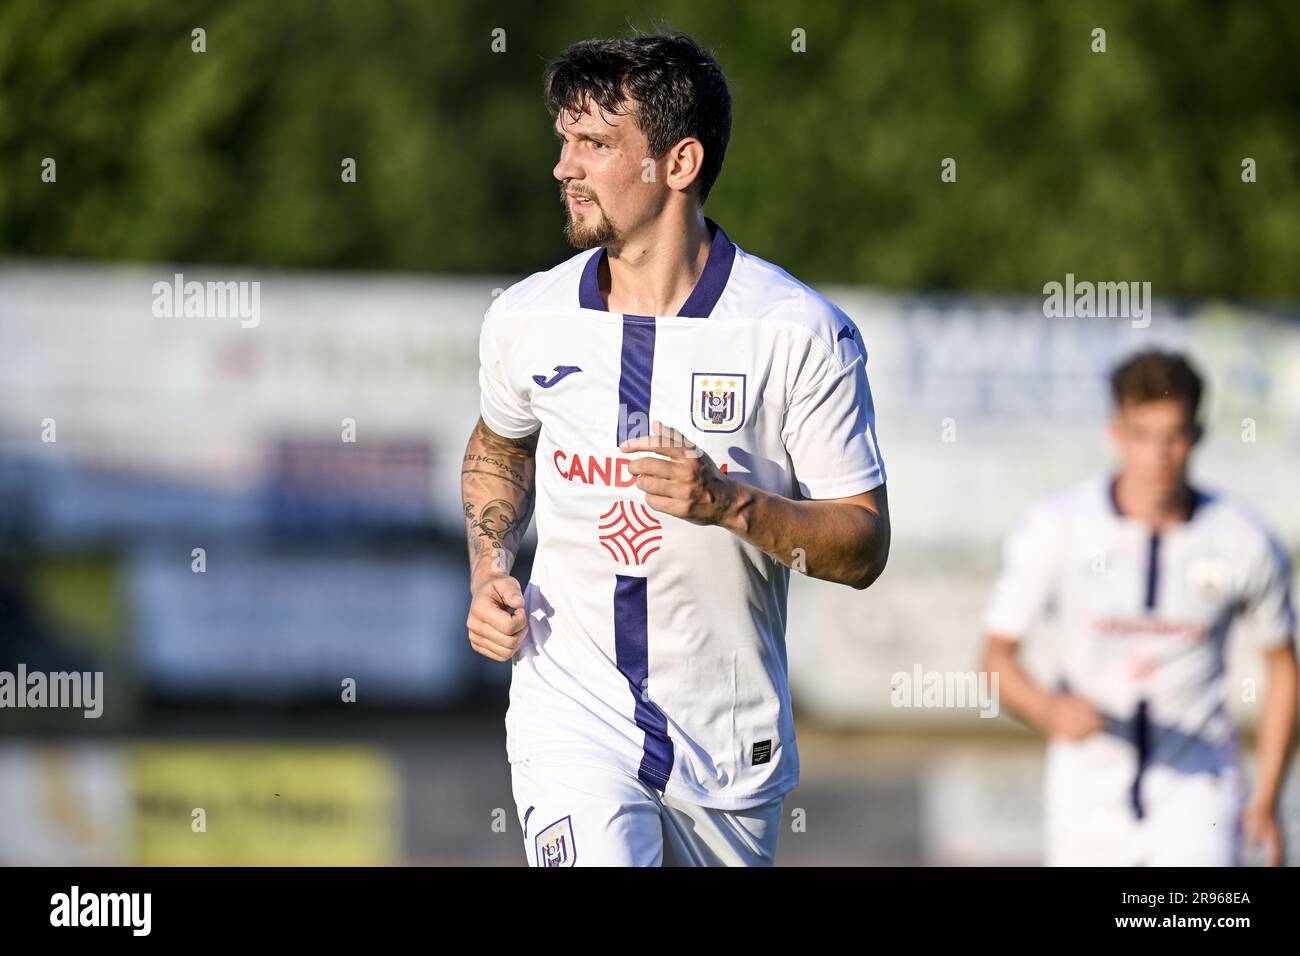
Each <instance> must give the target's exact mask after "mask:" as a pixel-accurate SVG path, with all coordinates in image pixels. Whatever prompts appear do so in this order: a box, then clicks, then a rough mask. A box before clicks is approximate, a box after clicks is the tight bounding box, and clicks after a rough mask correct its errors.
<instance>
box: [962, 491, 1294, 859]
mask: <svg viewBox="0 0 1300 956" xmlns="http://www.w3.org/2000/svg"><path fill="white" fill-rule="evenodd" d="M1113 488H1114V480H1113V479H1112V478H1111V477H1109V476H1105V477H1099V478H1095V479H1092V480H1089V481H1086V482H1083V483H1081V484H1078V485H1075V486H1074V487H1072V488H1070V489H1068V490H1066V491H1064V492H1062V493H1060V494H1057V495H1054V496H1052V497H1050V498H1048V499H1046V500H1044V501H1042V502H1040V503H1039V504H1037V505H1035V506H1034V507H1033V508H1031V509H1030V511H1029V512H1028V513H1027V514H1026V515H1025V517H1024V518H1023V519H1022V520H1021V521H1020V523H1019V524H1018V526H1017V527H1016V528H1015V529H1014V530H1013V531H1012V533H1011V534H1010V535H1009V537H1008V539H1007V541H1006V545H1005V549H1004V565H1003V570H1002V574H1001V577H1000V579H999V581H998V583H997V585H996V587H995V589H994V593H993V597H992V600H991V602H990V605H989V607H988V610H987V613H986V615H985V620H984V625H985V629H986V632H987V633H991V634H997V635H1000V636H1003V637H1007V638H1012V639H1020V638H1022V637H1023V636H1025V635H1026V634H1027V633H1028V632H1029V631H1030V630H1031V629H1032V628H1033V626H1034V625H1035V624H1036V623H1037V622H1038V621H1039V620H1040V618H1041V617H1042V616H1043V615H1044V614H1046V613H1047V612H1049V611H1054V612H1055V615H1056V617H1057V618H1059V621H1060V625H1061V639H1062V642H1063V643H1062V646H1061V647H1060V655H1059V656H1060V675H1061V685H1062V688H1068V690H1069V691H1070V692H1072V693H1075V694H1079V695H1080V696H1082V697H1084V698H1086V699H1088V700H1090V701H1091V702H1092V703H1093V704H1094V705H1095V706H1096V707H1097V709H1098V710H1099V711H1100V712H1101V714H1102V718H1103V721H1104V725H1105V726H1104V731H1103V732H1102V733H1099V734H1094V735H1092V736H1091V737H1088V738H1085V739H1084V740H1082V741H1078V742H1068V741H1064V740H1052V741H1051V742H1050V744H1049V751H1048V764H1047V772H1048V779H1047V782H1046V790H1047V794H1048V806H1047V814H1048V823H1049V831H1051V830H1052V829H1053V827H1055V828H1056V829H1057V830H1058V832H1059V833H1061V834H1064V833H1066V832H1067V831H1071V832H1072V833H1073V834H1074V837H1075V838H1077V837H1078V836H1079V835H1080V833H1088V832H1089V831H1095V834H1094V836H1095V838H1096V839H1102V838H1103V837H1104V836H1105V833H1107V832H1110V833H1115V832H1118V831H1117V830H1116V827H1115V824H1116V823H1117V821H1118V816H1117V814H1118V813H1120V812H1121V811H1122V812H1123V813H1124V814H1125V815H1126V816H1127V818H1128V819H1129V820H1135V819H1136V820H1141V819H1143V818H1144V817H1146V816H1148V815H1149V814H1151V813H1152V812H1153V811H1154V812H1155V813H1156V815H1157V816H1158V815H1159V814H1161V813H1162V812H1164V808H1161V807H1158V806H1153V803H1154V801H1156V800H1157V796H1158V794H1160V793H1168V794H1169V795H1170V796H1169V797H1168V799H1167V800H1166V804H1167V807H1168V808H1169V813H1170V814H1173V813H1174V811H1173V810H1172V807H1173V806H1174V803H1175V802H1178V803H1182V804H1186V805H1188V806H1190V805H1192V804H1193V803H1198V801H1191V800H1190V798H1186V799H1185V798H1184V797H1183V796H1179V795H1178V794H1177V787H1176V781H1177V779H1178V778H1179V777H1183V778H1184V779H1188V780H1189V781H1190V780H1191V778H1192V777H1193V776H1195V777H1196V781H1197V782H1196V783H1195V786H1196V787H1200V788H1205V787H1208V786H1210V784H1208V783H1207V782H1206V780H1207V776H1206V775H1208V778H1209V779H1213V778H1222V779H1223V780H1224V781H1235V780H1236V779H1237V777H1238V773H1237V745H1236V730H1235V728H1234V726H1233V723H1232V720H1231V718H1230V716H1229V714H1228V711H1227V708H1226V705H1225V700H1224V694H1225V690H1226V689H1225V687H1224V674H1225V656H1226V655H1225V642H1226V639H1227V636H1228V632H1229V627H1230V625H1232V624H1233V623H1234V622H1236V624H1237V626H1238V627H1239V628H1240V633H1241V635H1242V637H1243V638H1244V639H1246V640H1248V641H1250V642H1252V644H1253V645H1254V646H1256V647H1258V648H1259V649H1261V650H1263V649H1266V648H1270V647H1277V646H1282V645H1285V644H1286V643H1288V642H1289V641H1291V640H1292V639H1293V634H1294V631H1295V614H1294V611H1293V609H1292V606H1291V600H1290V579H1291V572H1290V567H1289V562H1288V560H1287V557H1286V553H1285V552H1284V551H1283V550H1282V549H1281V547H1280V546H1279V545H1278V544H1277V543H1276V541H1275V540H1274V539H1273V538H1272V536H1271V535H1270V534H1269V532H1268V530H1267V529H1266V528H1265V527H1264V525H1263V524H1262V523H1261V522H1260V521H1259V520H1258V519H1256V518H1255V517H1254V516H1252V515H1251V514H1250V513H1249V512H1248V511H1247V510H1245V509H1244V508H1243V507H1242V506H1240V505H1238V504H1235V503H1233V502H1231V501H1229V500H1226V499H1225V498H1223V497H1221V496H1217V495H1208V494H1204V493H1201V492H1197V493H1196V497H1195V502H1194V505H1193V508H1192V512H1191V514H1190V516H1189V517H1188V519H1187V520H1186V521H1185V522H1182V523H1179V524H1175V525H1173V526H1170V527H1166V528H1164V529H1163V530H1161V531H1159V532H1156V531H1154V530H1152V529H1151V528H1149V527H1148V526H1146V525H1145V524H1143V523H1141V522H1139V521H1136V520H1134V519H1132V518H1129V517H1126V516H1125V515H1123V514H1122V513H1121V512H1120V510H1119V507H1118V505H1117V504H1116V502H1115V498H1114V492H1113ZM1152 772H1154V775H1155V779H1154V780H1153V779H1151V776H1150V775H1151V773H1152ZM1144 777H1146V779H1145V780H1144ZM1189 785H1190V784H1189ZM1234 785H1235V783H1234ZM1219 790H1220V791H1222V796H1221V797H1220V798H1216V799H1217V804H1216V807H1217V809H1213V810H1212V808H1211V807H1210V806H1209V803H1210V801H1206V800H1201V801H1199V805H1201V806H1203V807H1204V809H1205V811H1206V812H1207V813H1209V812H1213V814H1214V815H1215V816H1216V819H1220V818H1226V816H1230V812H1229V811H1230V805H1231V803H1232V801H1233V799H1235V797H1234V795H1233V794H1232V793H1231V792H1229V790H1227V789H1224V787H1223V786H1220V787H1219ZM1189 792H1190V791H1189ZM1206 792H1208V791H1206ZM1216 792H1219V791H1216ZM1117 808H1118V809H1117ZM1177 816H1178V817H1179V818H1180V819H1183V820H1186V816H1187V811H1186V810H1182V811H1178V813H1177ZM1151 826H1152V827H1153V828H1154V827H1156V826H1157V823H1156V822H1154V821H1153V823H1152V825H1151ZM1159 828H1160V829H1162V831H1165V832H1168V833H1171V834H1176V833H1178V832H1179V828H1178V827H1176V826H1165V825H1164V824H1159ZM1063 838H1064V837H1063ZM1089 839H1092V837H1089V838H1088V839H1084V840H1079V839H1075V841H1074V842H1076V843H1078V844H1079V845H1080V846H1083V845H1086V844H1087V843H1088V840H1089ZM1176 839H1178V838H1177V837H1176ZM1181 839H1182V840H1184V841H1186V840H1189V839H1190V838H1189V835H1188V830H1187V829H1185V828H1184V829H1183V830H1182V837H1181ZM1149 842H1150V841H1149ZM1133 845H1136V844H1133ZM1157 850H1158V851H1159V852H1160V853H1161V854H1162V855H1163V857H1164V858H1176V854H1171V853H1170V852H1169V848H1168V847H1167V846H1163V845H1162V846H1161V847H1156V846H1154V845H1153V848H1152V852H1153V853H1154V852H1156V851H1157ZM1147 858H1148V859H1150V858H1151V857H1150V855H1148V857H1147Z"/></svg>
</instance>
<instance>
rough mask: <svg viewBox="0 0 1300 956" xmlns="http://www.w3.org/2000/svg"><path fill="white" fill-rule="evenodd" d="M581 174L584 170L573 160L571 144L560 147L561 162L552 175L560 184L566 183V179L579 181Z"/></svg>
mask: <svg viewBox="0 0 1300 956" xmlns="http://www.w3.org/2000/svg"><path fill="white" fill-rule="evenodd" d="M581 172H582V170H581V169H579V168H578V164H577V162H575V161H574V159H573V153H572V151H571V150H570V148H569V144H568V143H565V144H564V145H563V146H561V147H560V161H559V162H557V163H556V164H555V168H554V169H553V170H551V175H553V176H554V177H555V178H556V179H558V180H559V181H560V182H564V181H565V180H566V179H578V178H579V174H580V173H581Z"/></svg>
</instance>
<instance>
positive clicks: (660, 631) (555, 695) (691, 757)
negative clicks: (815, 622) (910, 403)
mask: <svg viewBox="0 0 1300 956" xmlns="http://www.w3.org/2000/svg"><path fill="white" fill-rule="evenodd" d="M706 222H707V224H708V227H709V229H710V232H711V233H712V236H713V241H712V245H711V247H710V251H709V255H708V260H707V263H706V265H705V268H704V272H703V274H702V275H701V276H700V279H699V280H698V282H697V283H696V286H695V289H694V290H693V291H692V293H691V295H690V297H689V298H688V300H687V302H686V303H685V304H684V305H683V307H682V308H681V310H680V312H679V313H678V314H677V315H676V316H650V317H647V316H637V315H622V314H617V313H612V312H608V311H606V309H605V305H604V303H603V300H602V298H601V295H600V291H599V285H598V278H597V277H598V269H599V265H600V259H601V257H603V256H604V255H605V250H604V249H599V248H598V249H593V250H587V251H584V252H581V253H579V254H578V255H576V256H574V257H572V258H571V259H569V260H567V261H566V262H563V263H561V264H560V265H558V266H556V267H555V268H553V269H551V270H549V271H547V272H539V273H535V274H534V275H532V276H529V277H528V278H526V279H524V280H522V281H520V282H518V283H516V284H514V285H512V286H511V287H510V288H509V289H507V290H506V291H505V292H504V293H502V294H501V295H500V296H498V298H497V300H496V302H495V303H494V304H493V305H492V307H491V308H490V309H489V310H488V311H487V314H486V316H485V318H484V322H483V328H482V333H481V337H480V362H481V367H480V373H479V383H480V387H481V390H482V402H481V412H482V416H483V420H484V421H485V422H486V424H487V425H488V427H490V428H491V429H492V430H493V431H495V432H497V433H498V434H501V435H504V436H508V437H512V438H518V437H522V436H525V435H529V434H531V433H533V432H534V431H537V429H538V427H539V426H540V429H541V431H540V434H539V436H538V442H537V457H536V488H537V502H536V521H537V554H536V559H535V561H534V564H533V571H532V578H531V580H530V581H529V582H528V585H527V587H526V588H525V591H524V596H525V600H526V607H525V611H526V613H527V614H528V615H529V621H528V623H529V634H528V637H527V639H526V640H525V641H524V643H523V645H522V646H521V647H520V649H519V651H518V652H517V653H516V655H515V657H514V659H513V665H512V675H511V683H510V707H509V709H508V711H507V713H506V749H507V755H508V757H509V759H510V761H511V762H516V761H519V760H524V759H529V758H533V757H541V756H562V757H564V758H566V759H568V760H571V761H574V762H575V763H594V764H596V765H601V766H607V767H608V766H614V767H617V768H621V769H624V770H626V771H627V772H628V773H630V774H632V775H634V776H636V777H638V778H639V779H640V780H641V781H642V782H644V783H646V784H647V785H649V786H652V787H654V788H656V789H658V790H660V791H662V792H664V793H666V794H668V795H670V796H674V797H679V798H681V799H683V800H686V801H689V802H691V803H695V804H698V805H700V806H706V807H714V808H718V809H743V808H749V807H753V806H757V805H758V804H761V803H764V802H766V801H769V800H771V799H772V798H773V797H776V796H778V795H781V794H784V793H786V792H787V791H789V790H791V789H793V788H794V787H795V785H796V784H797V783H798V781H799V756H798V751H797V749H796V747H795V737H794V722H793V718H792V714H791V707H790V692H789V689H788V687H787V682H786V651H785V620H786V591H787V587H788V584H789V571H788V569H787V568H786V567H784V566H783V565H781V564H780V563H778V562H777V561H775V560H773V559H772V558H770V557H769V556H767V555H766V554H764V553H763V552H762V551H761V550H759V549H758V548H754V547H751V546H750V545H748V544H746V543H745V542H743V541H742V540H741V539H740V538H739V537H737V536H736V535H734V534H732V533H731V532H729V531H727V530H725V529H723V528H720V527H705V526H700V525H696V524H693V523H691V522H688V521H685V520H682V519H679V518H675V517H672V516H671V515H667V514H664V513H662V512H656V511H654V510H652V509H650V508H649V507H647V505H646V503H645V494H644V493H643V492H641V491H640V490H639V489H637V488H636V487H635V476H633V475H632V474H631V473H630V472H629V471H628V466H629V465H630V463H631V461H632V460H633V459H634V458H638V457H645V456H646V455H647V454H648V453H645V452H639V453H635V454H632V455H627V454H623V453H620V451H619V447H618V446H619V444H620V443H621V442H622V441H624V440H625V439H627V438H629V437H636V436H638V435H642V434H648V433H649V424H650V422H651V421H653V420H660V421H663V422H664V424H666V425H669V426H671V427H674V428H677V429H678V430H679V431H681V432H682V433H683V434H684V435H685V436H686V437H687V438H688V439H690V440H691V441H693V442H694V443H695V444H697V445H698V446H699V447H700V448H702V449H703V450H704V451H705V452H707V453H708V455H709V456H710V457H711V458H712V459H713V461H714V462H715V463H716V464H717V465H718V466H719V467H720V468H725V469H726V472H727V474H728V475H730V476H732V477H734V478H738V479H740V480H742V481H744V482H747V483H749V484H752V485H756V486H758V487H760V488H763V489H766V490H768V491H771V492H776V493H778V494H781V495H785V496H787V497H791V498H798V497H806V498H840V497H847V496H849V495H855V494H859V493H861V492H864V491H868V490H870V489H872V488H875V487H877V486H878V485H881V484H882V483H884V481H885V471H884V466H883V463H882V461H881V457H880V453H879V450H878V448H877V444H876V435H875V424H874V409H873V406H872V399H871V390H870V387H869V385H868V382H867V373H866V359H867V354H866V349H865V347H864V345H863V342H862V336H861V334H860V333H859V331H858V329H857V328H856V327H855V326H854V324H853V322H852V321H850V320H849V318H848V317H847V316H846V315H845V314H844V313H843V312H841V311H840V310H839V309H838V308H836V307H835V306H834V305H833V304H831V303H830V302H829V301H827V300H826V299H825V298H823V297H822V296H821V295H819V294H818V293H816V292H815V291H813V290H812V289H809V288H808V287H807V286H805V285H803V284H802V283H800V282H799V281H798V280H796V279H794V278H792V277H791V276H789V275H788V274H786V273H785V272H784V271H782V270H781V269H779V268H777V267H776V266H773V265H771V264H770V263H767V262H764V261H763V260H762V259H758V258H755V257H754V256H750V255H748V254H746V253H745V252H743V251H742V250H740V249H739V248H737V247H736V246H735V245H734V244H733V243H732V242H731V241H730V240H729V239H728V237H727V235H726V233H725V232H723V230H722V229H720V228H718V226H717V224H716V223H715V222H713V221H712V220H706ZM789 557H790V559H791V560H792V561H797V560H798V557H799V556H798V555H797V554H792V555H790V556H789ZM796 566H797V565H796Z"/></svg>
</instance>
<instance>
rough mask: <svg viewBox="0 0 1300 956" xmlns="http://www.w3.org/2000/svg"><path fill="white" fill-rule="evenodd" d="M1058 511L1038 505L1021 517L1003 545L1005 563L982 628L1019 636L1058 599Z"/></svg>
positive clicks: (1029, 629) (1015, 638)
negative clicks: (1056, 595) (1056, 593)
mask: <svg viewBox="0 0 1300 956" xmlns="http://www.w3.org/2000/svg"><path fill="white" fill-rule="evenodd" d="M1057 525H1058V522H1057V521H1056V520H1055V518H1054V513H1053V511H1052V510H1051V509H1049V508H1048V507H1046V506H1045V505H1041V504H1040V505H1038V506H1037V507H1035V508H1032V509H1031V510H1030V511H1029V512H1028V513H1026V514H1025V515H1024V516H1022V517H1021V519H1020V520H1019V521H1018V522H1017V523H1016V525H1015V527H1013V528H1012V529H1011V533H1010V534H1008V535H1007V537H1006V540H1005V541H1004V542H1003V545H1002V567H1001V569H1000V571H999V573H998V579H997V582H996V583H995V584H994V586H993V595H992V597H991V598H990V599H989V604H988V607H987V608H986V609H985V612H984V632H985V633H986V634H996V635H998V636H999V637H1005V638H1010V639H1011V640H1016V641H1018V640H1020V639H1022V638H1024V637H1026V636H1027V635H1028V634H1029V632H1030V631H1031V630H1032V629H1033V628H1034V626H1035V625H1036V624H1038V623H1039V622H1040V621H1041V620H1042V618H1043V617H1044V615H1045V614H1046V613H1047V610H1048V608H1049V607H1050V606H1051V605H1052V602H1053V600H1054V599H1055V592H1056V587H1057V581H1058V576H1059V575H1058V571H1059V563H1058V557H1059V555H1060V553H1061V546H1062V540H1061V534H1060V530H1059V528H1058V527H1057Z"/></svg>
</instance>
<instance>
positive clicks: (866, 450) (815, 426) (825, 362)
mask: <svg viewBox="0 0 1300 956" xmlns="http://www.w3.org/2000/svg"><path fill="white" fill-rule="evenodd" d="M782 439H783V440H784V442H785V448H786V452H787V454H789V456H790V461H791V462H792V463H793V466H794V479H795V483H796V485H797V487H798V489H799V493H800V495H802V496H803V497H804V498H847V497H849V496H850V495H857V494H861V493H862V492H864V491H870V490H871V489H872V488H876V487H879V486H880V485H882V484H884V483H885V463H884V461H883V460H882V458H881V456H880V447H879V445H878V444H877V442H876V410H875V406H874V404H873V403H872V400H871V385H870V383H869V382H868V381H867V365H866V360H865V358H864V357H863V356H861V355H859V356H858V357H856V358H855V359H854V360H853V361H852V362H851V363H850V364H848V365H846V366H841V365H840V363H839V361H838V360H837V359H836V358H835V356H834V355H833V354H832V353H830V352H824V354H823V355H822V356H821V361H819V362H818V363H817V365H816V367H815V371H814V374H813V376H812V380H811V381H810V382H809V383H807V384H805V385H802V386H801V387H799V388H797V389H796V390H795V392H794V393H793V394H792V395H791V397H790V404H789V407H788V408H787V409H786V417H785V426H784V429H783V431H782Z"/></svg>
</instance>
